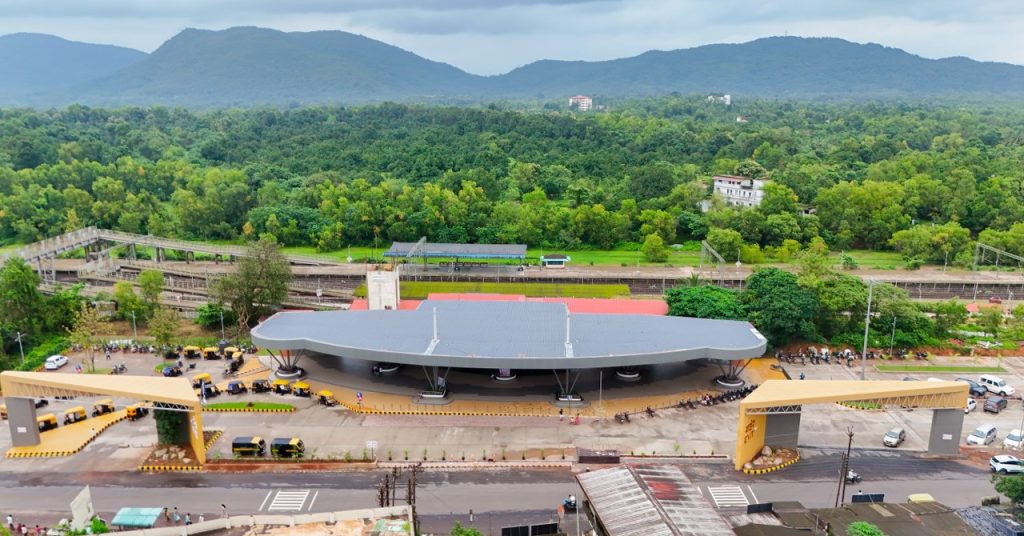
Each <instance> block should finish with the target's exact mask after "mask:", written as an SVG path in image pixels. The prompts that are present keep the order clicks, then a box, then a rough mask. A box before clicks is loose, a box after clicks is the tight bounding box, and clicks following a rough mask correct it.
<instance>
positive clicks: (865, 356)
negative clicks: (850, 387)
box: [860, 279, 875, 380]
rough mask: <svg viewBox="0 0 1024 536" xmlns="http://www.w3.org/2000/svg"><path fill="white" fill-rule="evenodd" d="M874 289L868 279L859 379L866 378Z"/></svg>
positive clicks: (873, 283)
mask: <svg viewBox="0 0 1024 536" xmlns="http://www.w3.org/2000/svg"><path fill="white" fill-rule="evenodd" d="M874 290H875V280H874V279H868V311H867V313H865V314H864V347H863V348H862V349H861V354H860V379H861V380H866V379H867V373H866V372H865V367H866V366H867V361H868V328H869V327H870V326H871V295H872V293H873V292H874Z"/></svg>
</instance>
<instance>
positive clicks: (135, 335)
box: [132, 311, 139, 341]
mask: <svg viewBox="0 0 1024 536" xmlns="http://www.w3.org/2000/svg"><path fill="white" fill-rule="evenodd" d="M132 338H133V339H135V340H136V341H138V339H139V332H138V330H136V329H135V311H132Z"/></svg>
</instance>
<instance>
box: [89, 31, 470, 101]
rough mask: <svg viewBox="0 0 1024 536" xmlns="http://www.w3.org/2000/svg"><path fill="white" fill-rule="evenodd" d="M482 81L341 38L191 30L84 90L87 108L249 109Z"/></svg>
mask: <svg viewBox="0 0 1024 536" xmlns="http://www.w3.org/2000/svg"><path fill="white" fill-rule="evenodd" d="M478 82H479V77H475V76H472V75H469V74H467V73H465V72H463V71H460V70H459V69H456V68H455V67H452V66H451V65H447V64H444V63H438V62H434V61H430V60H427V59H424V58H421V57H420V56H417V55H415V54H413V53H411V52H407V51H405V50H402V49H400V48H398V47H394V46H391V45H388V44H386V43H382V42H380V41H375V40H373V39H369V38H366V37H362V36H359V35H355V34H350V33H346V32H337V31H323V32H290V33H285V32H280V31H277V30H269V29H264V28H251V27H243V28H231V29H228V30H223V31H209V30H195V29H188V30H185V31H183V32H181V33H179V34H178V35H176V36H174V37H173V38H171V39H170V40H169V41H167V42H166V43H164V44H163V45H162V46H161V47H160V48H159V49H157V50H156V51H154V52H153V53H152V54H151V55H150V56H149V57H148V58H147V59H146V61H143V62H140V63H138V64H135V65H132V66H131V67H129V68H126V69H124V70H122V71H120V72H118V73H116V74H114V75H112V76H110V77H107V78H105V79H102V80H98V81H96V82H94V83H93V84H90V85H88V86H86V87H85V88H84V90H85V91H84V92H83V98H84V100H86V101H87V102H99V103H118V104H120V103H130V104H145V103H166V104H181V105H247V104H262V103H276V104H289V103H297V102H298V103H311V102H338V101H375V100H386V99H399V98H403V97H407V96H418V97H433V96H445V95H453V94H458V93H462V92H469V91H475V88H476V84H477V83H478Z"/></svg>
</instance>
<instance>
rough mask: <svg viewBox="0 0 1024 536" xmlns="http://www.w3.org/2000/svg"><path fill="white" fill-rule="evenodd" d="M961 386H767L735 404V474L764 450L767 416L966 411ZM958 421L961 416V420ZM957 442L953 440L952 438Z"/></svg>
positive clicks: (777, 383)
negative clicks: (827, 408) (833, 410)
mask: <svg viewBox="0 0 1024 536" xmlns="http://www.w3.org/2000/svg"><path fill="white" fill-rule="evenodd" d="M967 391H968V385H967V384H966V383H964V382H932V381H824V380H768V381H765V382H764V383H763V384H761V385H760V386H758V388H757V389H755V390H754V392H753V393H751V394H750V395H749V396H747V397H746V398H744V399H743V400H742V401H741V402H740V415H739V425H738V426H737V428H736V456H735V459H734V463H735V467H736V470H737V471H738V470H740V469H742V468H743V464H745V463H747V462H749V461H751V460H752V459H754V457H755V456H757V454H758V453H759V452H760V451H761V449H762V448H764V444H765V443H764V441H765V429H766V427H767V424H768V416H769V415H772V414H792V413H799V412H801V410H802V407H803V406H804V405H807V404H834V403H844V402H845V403H851V404H858V405H860V406H861V407H869V408H877V409H883V408H887V407H893V408H903V409H909V408H926V409H956V410H959V411H961V412H962V411H963V409H964V407H965V406H966V405H967ZM961 417H962V414H961ZM957 440H959V438H957Z"/></svg>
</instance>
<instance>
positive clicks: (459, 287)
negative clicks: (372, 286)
mask: <svg viewBox="0 0 1024 536" xmlns="http://www.w3.org/2000/svg"><path fill="white" fill-rule="evenodd" d="M432 292H440V293H469V292H472V293H486V294H522V295H525V296H527V297H530V298H552V297H563V298H616V297H621V296H629V287H628V286H626V285H585V284H574V283H567V284H561V283H478V282H472V281H402V282H401V293H402V297H403V298H408V299H410V300H422V299H426V298H427V296H428V295H429V294H430V293H432ZM355 295H356V296H358V297H360V298H362V297H365V296H366V286H365V285H361V286H360V287H359V288H357V289H356V290H355Z"/></svg>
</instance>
